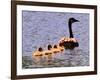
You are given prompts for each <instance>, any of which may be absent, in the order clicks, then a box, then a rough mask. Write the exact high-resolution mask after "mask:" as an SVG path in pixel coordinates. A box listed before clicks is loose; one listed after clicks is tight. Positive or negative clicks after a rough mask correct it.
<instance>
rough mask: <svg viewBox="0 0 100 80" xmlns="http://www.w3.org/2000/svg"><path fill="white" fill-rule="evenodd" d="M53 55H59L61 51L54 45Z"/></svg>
mask: <svg viewBox="0 0 100 80" xmlns="http://www.w3.org/2000/svg"><path fill="white" fill-rule="evenodd" d="M52 51H53V53H59V52H60V51H61V50H60V49H59V48H58V45H56V44H55V45H54V46H53V48H52Z"/></svg>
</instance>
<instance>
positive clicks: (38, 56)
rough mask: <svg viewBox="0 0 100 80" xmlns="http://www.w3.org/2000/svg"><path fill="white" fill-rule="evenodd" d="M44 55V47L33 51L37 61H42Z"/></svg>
mask: <svg viewBox="0 0 100 80" xmlns="http://www.w3.org/2000/svg"><path fill="white" fill-rule="evenodd" d="M42 56H43V49H42V48H41V47H40V48H38V49H37V50H36V51H35V52H33V53H32V57H33V58H34V59H35V61H36V62H37V63H38V62H40V60H41V58H42Z"/></svg>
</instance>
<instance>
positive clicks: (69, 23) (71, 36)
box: [68, 21, 74, 38]
mask: <svg viewBox="0 0 100 80" xmlns="http://www.w3.org/2000/svg"><path fill="white" fill-rule="evenodd" d="M68 26H69V34H70V38H73V37H74V36H73V32H72V23H71V22H70V21H69V22H68Z"/></svg>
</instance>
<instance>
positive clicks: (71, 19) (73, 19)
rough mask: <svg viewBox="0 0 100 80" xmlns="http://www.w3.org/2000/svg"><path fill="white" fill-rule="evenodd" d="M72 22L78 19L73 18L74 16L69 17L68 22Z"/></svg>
mask: <svg viewBox="0 0 100 80" xmlns="http://www.w3.org/2000/svg"><path fill="white" fill-rule="evenodd" d="M74 22H79V20H77V19H75V18H73V17H72V18H69V23H74Z"/></svg>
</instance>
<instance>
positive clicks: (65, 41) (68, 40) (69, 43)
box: [59, 18, 79, 49]
mask: <svg viewBox="0 0 100 80" xmlns="http://www.w3.org/2000/svg"><path fill="white" fill-rule="evenodd" d="M75 22H79V21H78V20H76V19H75V18H69V21H68V28H69V37H63V38H62V39H61V40H60V41H59V42H60V44H62V45H63V46H64V48H65V49H74V48H75V47H78V46H79V43H78V41H77V40H76V39H75V38H74V35H73V32H72V24H73V23H75Z"/></svg>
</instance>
